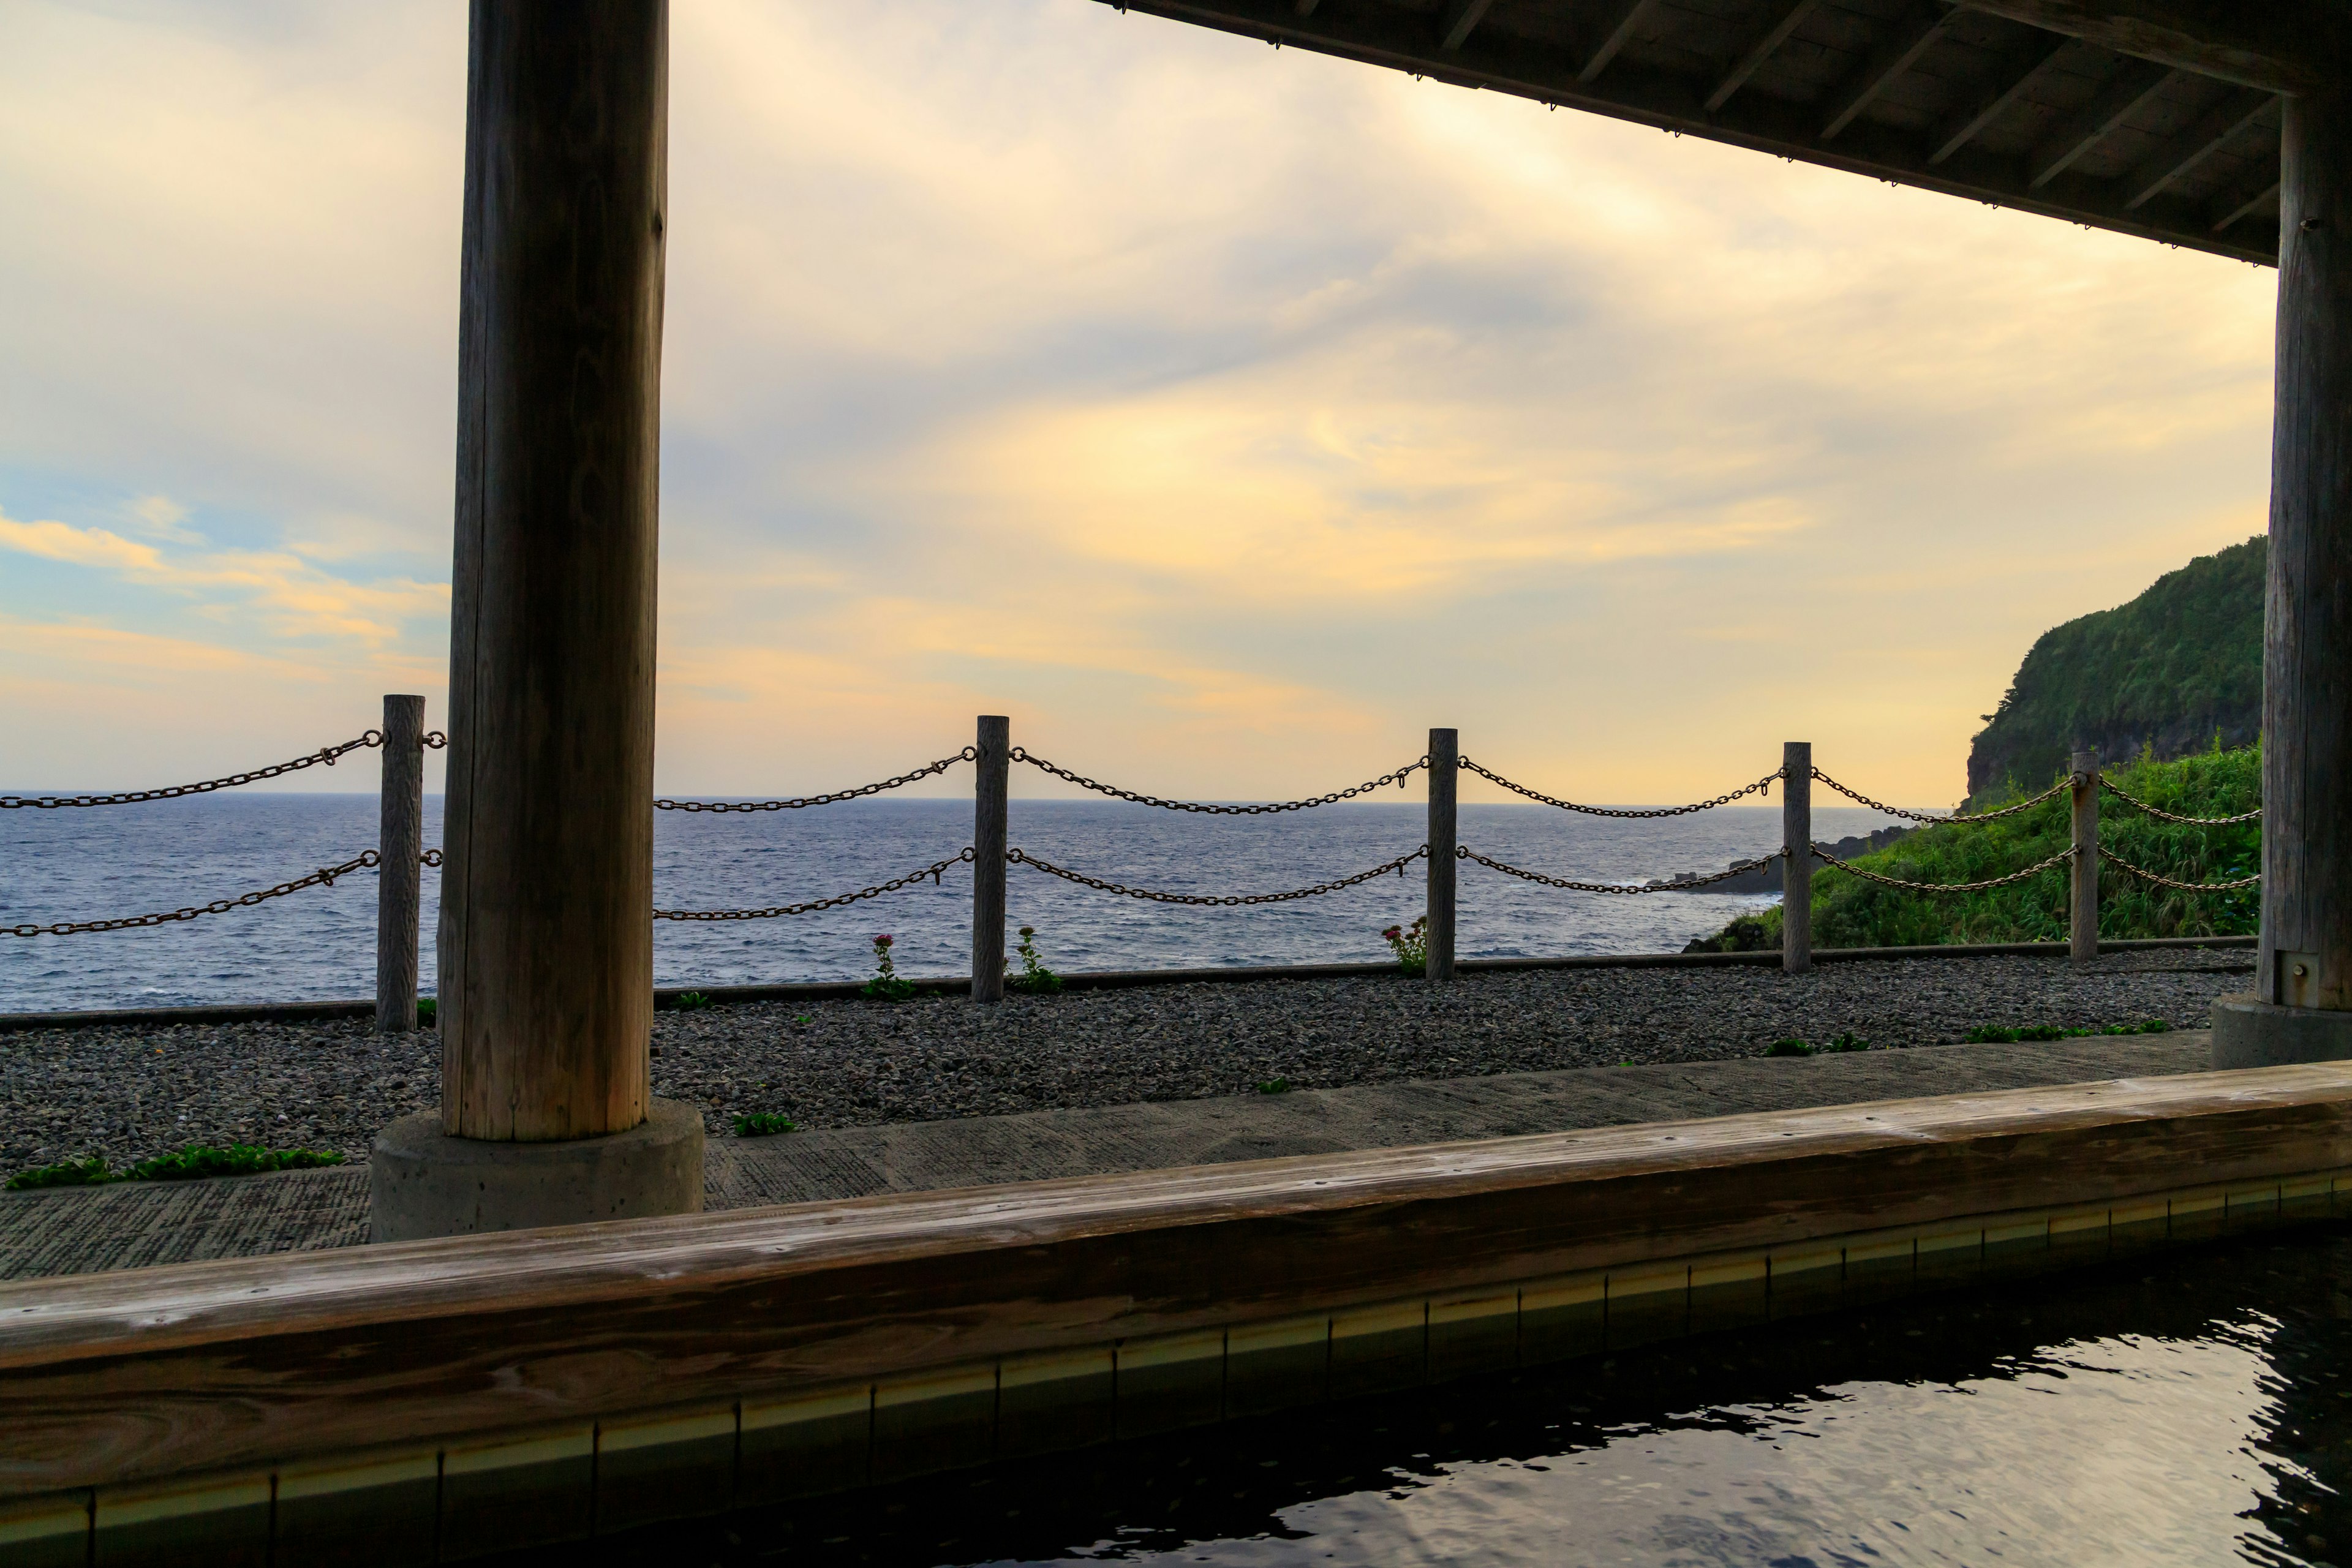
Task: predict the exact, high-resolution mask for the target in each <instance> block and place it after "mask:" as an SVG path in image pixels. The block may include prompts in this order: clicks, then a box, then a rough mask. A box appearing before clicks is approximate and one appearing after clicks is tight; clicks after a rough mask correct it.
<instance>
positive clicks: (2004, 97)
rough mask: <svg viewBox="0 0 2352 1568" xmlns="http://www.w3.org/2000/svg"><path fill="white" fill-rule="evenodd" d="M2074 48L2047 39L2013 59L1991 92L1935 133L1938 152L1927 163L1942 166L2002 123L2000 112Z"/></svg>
mask: <svg viewBox="0 0 2352 1568" xmlns="http://www.w3.org/2000/svg"><path fill="white" fill-rule="evenodd" d="M2072 47H2074V39H2072V38H2066V37H2059V38H2051V37H2042V38H2039V39H2037V40H2035V42H2034V44H2033V46H2032V47H2031V48H2028V49H2024V50H2021V51H2020V52H2019V53H2017V54H2015V55H2012V56H2011V57H2010V58H2009V61H2008V64H2007V68H2005V69H2004V70H2003V71H2002V72H2001V74H2000V77H1999V78H1998V79H1997V80H1996V82H1995V85H1994V86H1993V87H1992V89H1990V91H1988V92H1987V93H1985V95H1984V96H1983V97H1981V98H1979V99H1978V100H1976V101H1975V102H1974V103H1972V104H1971V105H1969V107H1968V108H1967V109H1965V110H1961V111H1960V112H1959V113H1958V114H1956V115H1954V116H1953V117H1952V118H1951V120H1950V121H1948V123H1947V124H1946V125H1945V126H1944V128H1943V129H1942V130H1941V131H1938V132H1937V133H1936V146H1935V150H1934V151H1933V152H1931V153H1928V154H1927V162H1928V163H1942V162H1943V161H1944V160H1945V159H1947V158H1949V157H1950V156H1951V155H1952V154H1953V153H1957V152H1958V151H1959V150H1960V149H1961V148H1963V147H1965V146H1967V145H1968V144H1969V142H1972V141H1974V140H1975V139H1976V137H1977V133H1978V132H1981V131H1982V130H1983V129H1984V128H1985V127H1986V126H1988V125H1990V124H1991V123H1992V122H1993V121H1996V120H1998V119H2000V114H2001V110H2005V109H2007V108H2008V107H2009V106H2010V105H2011V104H2012V103H2015V102H2016V101H2017V100H2019V99H2020V98H2021V97H2023V96H2024V95H2025V91H2026V89H2028V88H2031V87H2032V85H2033V84H2034V83H2035V82H2037V81H2039V80H2041V79H2042V72H2044V71H2046V70H2048V69H2049V68H2050V67H2051V66H2052V64H2053V63H2054V62H2055V61H2056V60H2057V58H2058V57H2059V56H2060V55H2063V54H2064V53H2065V52H2066V51H2067V50H2068V49H2070V48H2072Z"/></svg>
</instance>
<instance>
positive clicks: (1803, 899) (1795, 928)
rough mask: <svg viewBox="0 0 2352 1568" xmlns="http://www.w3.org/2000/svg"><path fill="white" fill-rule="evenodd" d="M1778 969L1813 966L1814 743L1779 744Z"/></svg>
mask: <svg viewBox="0 0 2352 1568" xmlns="http://www.w3.org/2000/svg"><path fill="white" fill-rule="evenodd" d="M1780 850H1781V859H1780V968H1781V969H1782V971H1784V972H1785V973H1790V974H1802V973H1805V971H1807V970H1809V969H1811V967H1812V966H1813V743H1812V742H1811V741H1784V742H1781V745H1780Z"/></svg>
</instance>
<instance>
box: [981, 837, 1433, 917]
mask: <svg viewBox="0 0 2352 1568" xmlns="http://www.w3.org/2000/svg"><path fill="white" fill-rule="evenodd" d="M1428 853H1429V846H1428V845H1426V844H1424V845H1423V846H1422V847H1420V848H1418V849H1416V850H1414V851H1413V852H1412V854H1410V855H1400V856H1398V857H1397V858H1395V859H1393V860H1391V861H1389V862H1388V863H1387V864H1386V865H1383V866H1375V867H1373V868H1371V869H1370V870H1369V871H1359V872H1357V873H1356V874H1355V875H1354V876H1352V877H1342V878H1340V879H1339V880H1338V881H1336V882H1318V883H1316V884H1315V885H1314V886H1313V887H1311V888H1294V889H1291V890H1290V891H1289V892H1286V893H1223V894H1205V893H1158V892H1153V891H1152V890H1151V889H1148V888H1130V887H1129V886H1128V885H1127V884H1126V883H1124V882H1106V881H1103V880H1101V879H1098V878H1095V877H1089V876H1087V875H1085V874H1084V873H1082V872H1078V871H1068V870H1065V869H1063V868H1061V867H1059V866H1056V865H1055V864H1054V863H1053V862H1052V861H1050V860H1040V859H1038V858H1037V857H1035V856H1034V855H1032V854H1030V853H1028V852H1027V851H1026V850H1023V849H1008V850H1006V851H1005V852H1004V858H1005V859H1006V860H1008V861H1010V862H1012V863H1013V864H1014V865H1017V866H1034V867H1035V868H1037V869H1039V870H1040V871H1043V872H1045V874H1046V875H1047V876H1049V877H1059V878H1061V879H1062V880H1064V881H1066V882H1076V883H1077V884H1078V885H1079V886H1080V887H1084V888H1092V889H1095V890H1096V891H1097V892H1103V893H1117V894H1118V895H1119V896H1120V897H1121V898H1126V899H1148V900H1150V901H1151V902H1153V903H1155V904H1197V905H1208V904H1214V905H1218V906H1220V907H1228V906H1232V905H1236V904H1286V903H1288V902H1290V901H1291V900H1293V899H1312V898H1317V897H1319V896H1320V895H1322V894H1325V893H1336V892H1338V891H1339V889H1342V888H1352V887H1354V886H1355V885H1356V884H1357V883H1359V882H1369V881H1370V880H1371V879H1373V878H1375V877H1385V876H1387V875H1388V874H1389V873H1390V872H1391V871H1394V872H1395V873H1396V874H1397V875H1398V876H1400V877H1402V876H1403V875H1404V868H1406V867H1407V866H1410V865H1412V863H1413V862H1414V861H1415V860H1418V859H1420V858H1422V857H1423V856H1424V855H1427V854H1428Z"/></svg>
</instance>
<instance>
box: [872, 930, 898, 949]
mask: <svg viewBox="0 0 2352 1568" xmlns="http://www.w3.org/2000/svg"><path fill="white" fill-rule="evenodd" d="M892 940H893V939H892V938H891V936H890V933H889V932H887V931H883V932H881V933H879V934H877V936H876V937H875V939H874V945H875V946H877V947H887V946H889V945H890V943H891V941H892Z"/></svg>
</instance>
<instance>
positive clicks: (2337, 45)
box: [1970, 0, 2352, 93]
mask: <svg viewBox="0 0 2352 1568" xmlns="http://www.w3.org/2000/svg"><path fill="white" fill-rule="evenodd" d="M1970 5H1971V6H1972V8H1974V9H1976V10H1979V11H1987V12H1990V13H1991V14H1992V15H1994V16H2006V17H2008V18H2010V19H2011V21H2015V22H2024V23H2026V24H2028V25H2030V26H2036V27H2042V28H2046V29H2048V30H2049V31H2051V32H2053V33H2064V34H2066V35H2068V36H2069V37H2076V38H2080V39H2082V40H2083V41H2084V43H2086V44H2096V45H2098V46H2099V47H2101V48H2103V49H2112V50H2114V51H2115V52H2116V54H2119V55H2130V56H2133V57H2134V58H2138V59H2143V60H2153V61H2155V62H2156V63H2157V64H2158V65H2163V66H2170V67H2172V68H2174V69H2176V70H2188V71H2195V72H2197V73H2198V74H2199V75H2200V76H2210V77H2218V78H2220V79H2221V80H2223V81H2234V82H2236V83H2238V84H2239V85H2240V86H2242V87H2259V88H2261V89H2263V90H2264V91H2266V92H2285V93H2301V92H2305V91H2308V90H2310V89H2313V88H2315V87H2318V86H2321V85H2322V84H2323V83H2325V82H2326V80H2328V79H2331V78H2334V77H2336V76H2337V75H2339V74H2340V72H2341V67H2340V65H2339V64H2338V63H2337V62H2338V60H2340V59H2341V58H2342V55H2341V51H2342V50H2343V49H2344V47H2345V46H2346V45H2347V42H2352V16H2347V15H2346V14H2345V12H2344V10H2343V8H2342V7H2341V6H2338V5H2335V4H2333V3H2332V0H1970Z"/></svg>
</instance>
